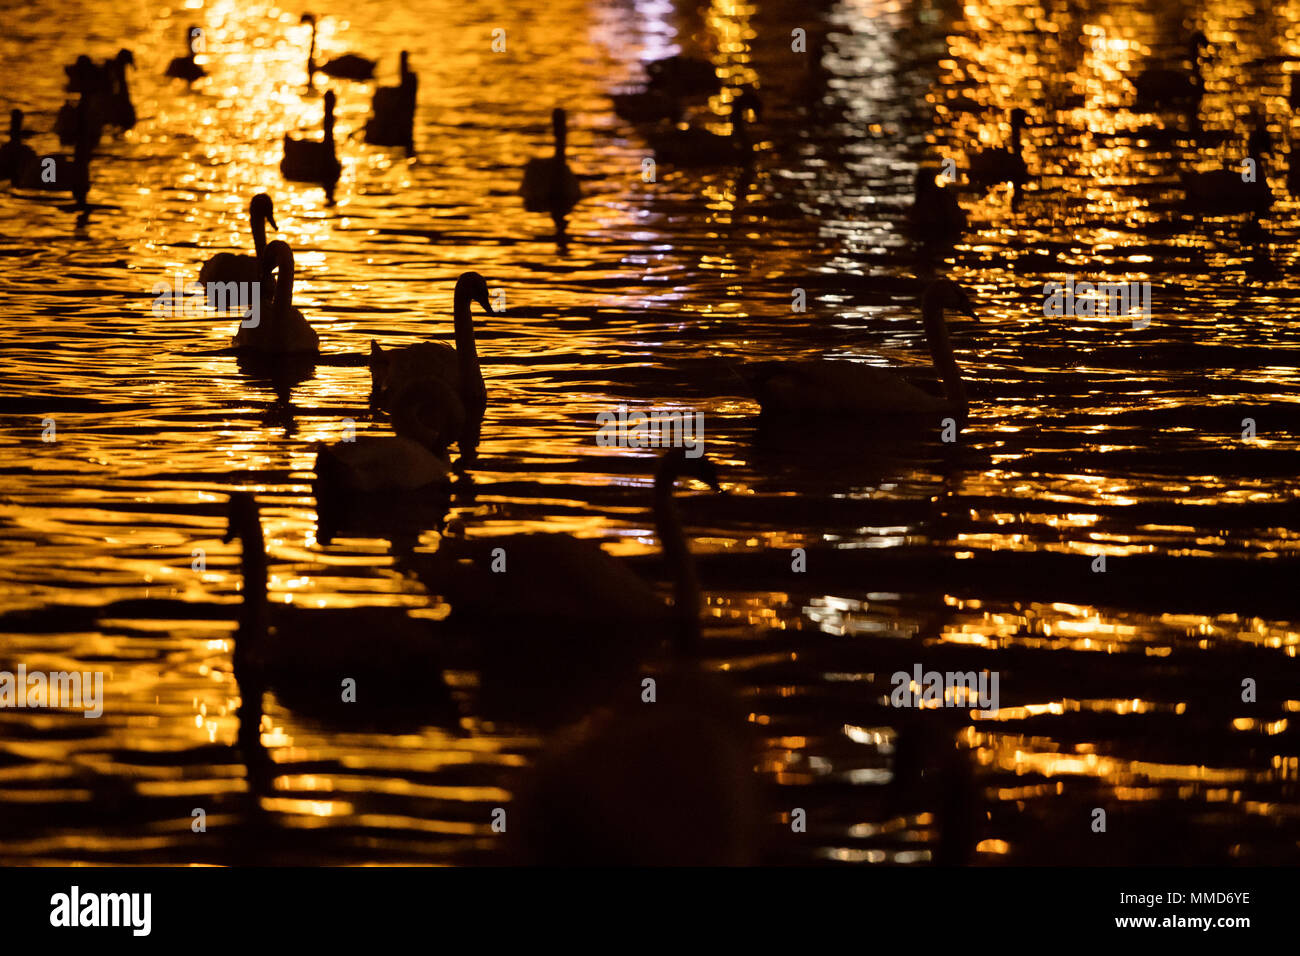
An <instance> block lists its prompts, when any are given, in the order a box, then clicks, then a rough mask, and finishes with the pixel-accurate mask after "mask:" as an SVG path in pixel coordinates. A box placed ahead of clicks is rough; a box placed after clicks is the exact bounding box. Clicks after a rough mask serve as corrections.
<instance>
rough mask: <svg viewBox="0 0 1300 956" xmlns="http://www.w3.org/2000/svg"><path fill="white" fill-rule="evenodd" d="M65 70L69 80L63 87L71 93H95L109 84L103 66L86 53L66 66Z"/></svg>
mask: <svg viewBox="0 0 1300 956" xmlns="http://www.w3.org/2000/svg"><path fill="white" fill-rule="evenodd" d="M63 72H64V73H66V74H67V75H68V82H67V83H66V84H65V85H64V87H63V88H64V89H65V90H67V91H68V92H69V93H93V92H95V91H96V90H100V89H103V88H104V87H106V86H107V85H108V78H107V77H106V76H105V75H104V72H103V68H102V67H99V66H96V65H95V61H94V60H92V59H91V58H90V57H89V56H87V55H86V54H85V53H83V54H81V56H79V57H77V59H76V60H75V61H74V62H73V63H71V64H69V65H68V66H65V67H64V68H63Z"/></svg>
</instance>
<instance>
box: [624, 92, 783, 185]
mask: <svg viewBox="0 0 1300 956" xmlns="http://www.w3.org/2000/svg"><path fill="white" fill-rule="evenodd" d="M747 111H752V112H753V113H754V118H755V120H759V121H761V120H762V118H763V104H762V102H761V101H760V100H759V98H758V94H757V93H756V92H755V91H754V89H753V88H752V87H744V88H742V89H741V90H740V91H739V92H738V93H737V94H736V96H735V98H734V99H733V100H732V101H731V109H730V120H731V132H730V133H728V134H725V135H723V134H719V133H714V132H712V131H710V130H707V129H702V128H700V127H697V126H688V127H687V128H686V129H681V128H680V127H679V126H674V127H671V128H669V129H665V130H659V131H657V132H654V133H651V134H650V135H649V139H650V145H651V146H652V147H653V148H654V151H655V159H657V160H658V161H659V162H661V163H668V164H670V165H673V166H683V167H703V166H726V165H733V164H737V163H747V162H750V161H752V160H753V158H754V146H753V144H752V143H751V141H750V136H749V123H748V121H747V120H746V118H745V114H746V112H747Z"/></svg>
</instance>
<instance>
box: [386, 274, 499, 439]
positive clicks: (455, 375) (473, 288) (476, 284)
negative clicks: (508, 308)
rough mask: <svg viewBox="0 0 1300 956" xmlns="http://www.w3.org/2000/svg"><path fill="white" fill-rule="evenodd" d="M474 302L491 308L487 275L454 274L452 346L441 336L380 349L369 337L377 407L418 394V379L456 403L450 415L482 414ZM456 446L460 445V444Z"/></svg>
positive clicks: (472, 417) (466, 418)
mask: <svg viewBox="0 0 1300 956" xmlns="http://www.w3.org/2000/svg"><path fill="white" fill-rule="evenodd" d="M474 302H477V303H478V304H479V305H480V306H482V308H483V311H484V312H486V313H487V314H488V315H495V314H496V313H495V312H493V310H492V306H491V305H489V304H488V288H487V280H486V279H484V278H483V277H482V276H481V275H479V274H478V273H477V272H466V273H463V274H462V275H461V276H460V278H458V279H457V280H456V292H455V297H454V299H453V317H454V319H453V320H454V323H455V335H456V345H455V347H454V348H453V347H452V346H450V345H447V344H446V343H444V342H420V343H418V344H416V345H408V346H405V347H404V348H391V349H385V348H383V347H382V346H380V344H379V343H378V342H376V341H374V340H371V342H370V384H371V391H372V393H373V394H374V396H375V400H376V403H377V404H378V405H379V407H380V408H382V409H384V410H385V411H388V412H395V409H400V408H401V407H402V405H403V398H404V397H406V396H410V395H412V394H418V389H419V388H420V387H421V383H423V387H425V388H426V389H430V390H436V393H434V394H433V396H432V397H433V398H437V397H439V396H441V397H442V398H443V399H445V401H446V402H448V403H453V404H455V405H459V411H456V410H455V409H453V410H452V411H451V412H450V413H449V414H451V415H452V416H453V417H454V416H455V415H459V416H460V420H461V421H463V422H464V423H466V424H472V423H476V422H477V421H478V420H480V419H482V417H483V412H484V410H485V409H486V408H487V389H486V387H485V386H484V384H483V371H482V369H481V368H480V367H479V360H478V348H477V346H476V345H475V342H474V317H473V315H472V314H471V312H470V306H471V304H472V303H474ZM425 394H426V395H428V394H429V392H427V391H426V392H425ZM395 419H396V415H395ZM461 451H462V452H464V451H465V446H464V444H462V446H461Z"/></svg>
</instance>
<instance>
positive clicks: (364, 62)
mask: <svg viewBox="0 0 1300 956" xmlns="http://www.w3.org/2000/svg"><path fill="white" fill-rule="evenodd" d="M299 23H310V24H311V49H310V50H309V51H308V53H307V85H308V86H311V84H312V80H313V79H314V78H315V76H316V74H317V73H324V74H325V75H326V76H330V77H333V78H334V79H336V80H357V81H361V80H370V79H374V76H375V61H374V60H371V59H369V58H367V57H364V56H360V55H359V54H356V53H345V54H343V55H342V56H336V57H335V58H334V59H332V60H330V61H329V62H328V63H320V64H318V63H317V62H316V15H315V14H314V13H304V14H303V15H302V19H301V20H300V21H299Z"/></svg>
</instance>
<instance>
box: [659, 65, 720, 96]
mask: <svg viewBox="0 0 1300 956" xmlns="http://www.w3.org/2000/svg"><path fill="white" fill-rule="evenodd" d="M645 71H646V75H647V76H648V77H649V84H648V86H649V87H650V88H651V89H655V90H662V91H664V92H666V93H670V94H672V95H674V96H677V97H683V96H714V95H716V94H718V93H720V92H721V91H722V81H721V80H719V79H718V71H717V70H716V69H715V68H714V66H713V64H712V63H710V62H708V61H707V60H701V59H698V58H696V57H689V56H681V55H678V56H670V57H666V58H665V59H662V60H652V61H650V62H649V63H647V64H646V66H645Z"/></svg>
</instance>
